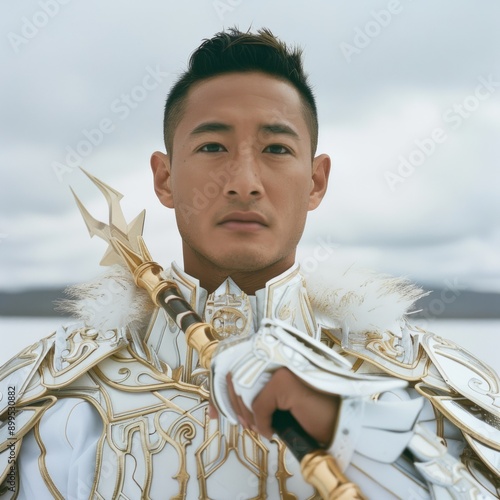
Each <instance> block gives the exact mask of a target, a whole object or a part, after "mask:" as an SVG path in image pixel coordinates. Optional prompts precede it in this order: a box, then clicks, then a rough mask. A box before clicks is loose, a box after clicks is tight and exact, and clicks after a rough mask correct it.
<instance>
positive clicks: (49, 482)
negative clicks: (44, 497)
mask: <svg viewBox="0 0 500 500" xmlns="http://www.w3.org/2000/svg"><path fill="white" fill-rule="evenodd" d="M33 431H34V432H33V434H34V436H35V440H36V442H37V444H38V446H39V448H40V456H39V457H38V468H39V469H40V474H41V475H42V479H43V481H44V483H45V485H46V486H47V488H48V490H49V491H50V493H51V494H52V495H53V497H54V498H56V499H57V500H64V497H63V496H62V495H61V493H60V491H59V490H58V489H57V488H56V485H55V484H54V482H53V481H52V478H51V477H50V474H49V472H48V470H47V465H46V463H45V456H46V454H47V449H46V448H45V445H44V444H43V441H42V437H41V436H40V422H37V423H36V425H35V427H34V429H33Z"/></svg>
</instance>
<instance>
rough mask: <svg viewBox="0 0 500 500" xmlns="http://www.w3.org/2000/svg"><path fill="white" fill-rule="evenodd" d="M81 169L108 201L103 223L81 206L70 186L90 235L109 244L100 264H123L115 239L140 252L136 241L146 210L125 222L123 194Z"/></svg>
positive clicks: (140, 231) (138, 237)
mask: <svg viewBox="0 0 500 500" xmlns="http://www.w3.org/2000/svg"><path fill="white" fill-rule="evenodd" d="M81 170H82V172H83V173H84V174H85V175H86V176H87V177H88V178H89V179H90V180H91V181H92V182H93V183H94V184H95V185H96V186H97V187H98V188H99V189H100V191H101V192H102V194H103V195H104V197H105V198H106V201H107V202H108V207H109V224H105V223H104V222H101V221H98V220H97V219H95V218H94V217H92V215H90V213H89V211H88V210H87V209H86V208H85V207H84V206H83V203H82V202H81V201H80V200H79V198H78V196H76V194H75V192H74V191H73V189H72V188H70V189H71V192H72V193H73V196H74V197H75V200H76V204H77V205H78V208H79V209H80V213H81V214H82V217H83V220H84V222H85V225H86V226H87V229H88V231H89V234H90V237H93V236H99V238H101V239H103V240H104V241H105V242H106V243H108V244H109V247H108V249H107V250H106V253H105V254H104V256H103V258H102V260H101V262H100V264H101V266H111V265H113V264H122V265H123V264H124V258H123V257H122V255H121V254H120V252H118V251H117V250H116V243H115V241H116V240H118V241H119V242H121V243H123V245H124V246H125V247H128V248H129V249H131V250H134V251H135V252H137V253H140V251H141V248H140V247H139V242H138V241H139V239H140V236H141V235H142V230H143V228H144V217H145V215H146V211H145V210H143V211H142V212H141V213H140V214H139V215H137V217H136V218H135V219H134V220H133V221H132V222H130V224H127V222H126V221H125V217H124V215H123V211H122V209H121V206H120V200H121V199H122V198H123V195H122V194H121V193H119V192H118V191H116V190H114V189H113V188H112V187H110V186H108V185H107V184H105V183H104V182H102V181H100V180H99V179H97V177H94V176H93V175H92V174H89V173H88V172H86V171H85V170H84V169H83V168H81ZM114 240H115V241H114Z"/></svg>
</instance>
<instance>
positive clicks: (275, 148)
mask: <svg viewBox="0 0 500 500" xmlns="http://www.w3.org/2000/svg"><path fill="white" fill-rule="evenodd" d="M264 152H265V153H272V154H274V155H286V154H289V153H290V150H289V149H288V148H286V147H285V146H281V145H280V144H271V145H270V146H267V148H266V149H264Z"/></svg>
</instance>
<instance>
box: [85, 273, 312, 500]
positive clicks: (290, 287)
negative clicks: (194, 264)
mask: <svg viewBox="0 0 500 500" xmlns="http://www.w3.org/2000/svg"><path fill="white" fill-rule="evenodd" d="M169 277H170V278H173V279H175V281H176V282H177V283H178V285H179V287H180V288H181V290H182V292H183V294H184V296H185V297H186V299H187V300H188V301H189V302H190V303H191V305H192V306H193V307H194V308H195V309H196V310H197V311H198V312H199V313H200V314H201V315H202V316H204V319H205V320H207V321H209V322H211V323H212V324H213V325H214V327H215V329H216V331H217V333H218V335H219V338H220V340H223V339H224V338H227V337H229V336H234V335H238V336H242V335H250V334H252V333H253V332H254V331H255V330H256V329H257V328H258V322H259V320H260V319H261V318H262V317H264V315H274V316H277V317H279V318H280V319H282V320H285V321H289V322H290V323H291V324H293V325H294V326H296V327H298V328H301V329H302V330H303V331H307V332H310V333H311V334H314V333H315V330H316V325H315V323H314V317H313V314H312V311H311V307H310V305H309V302H308V299H307V295H306V293H305V290H304V288H303V283H302V277H301V275H300V274H299V272H298V268H292V269H291V270H289V271H288V272H287V273H285V274H284V275H282V276H279V277H278V278H276V279H274V280H272V281H271V282H270V283H268V285H267V287H266V290H263V291H262V292H261V293H259V292H258V294H257V296H256V297H252V298H249V297H247V296H246V295H245V294H244V293H243V292H242V291H241V290H239V288H238V287H237V286H236V284H235V283H234V282H233V281H232V280H231V279H228V280H226V281H225V282H224V283H223V284H222V285H221V286H220V287H219V288H218V289H217V290H216V291H215V292H214V293H213V294H211V295H210V296H208V297H206V293H205V292H204V291H203V290H201V289H200V287H199V286H198V284H197V283H195V282H193V281H192V279H191V278H190V277H188V276H186V275H185V274H183V273H182V272H181V271H180V270H179V269H178V268H177V266H175V264H174V265H173V267H172V270H171V275H170V276H169ZM144 344H145V346H143V348H144V352H145V353H146V356H147V357H148V359H147V360H143V359H141V357H140V356H139V355H138V354H137V351H136V350H134V349H133V348H132V347H130V346H129V347H128V348H126V349H122V350H121V351H120V352H119V353H116V354H114V355H112V356H110V357H108V358H107V359H105V360H104V361H102V362H101V363H99V365H97V366H96V367H95V368H94V369H93V370H92V371H91V372H90V376H91V377H92V378H93V379H94V381H95V382H96V383H97V384H98V385H99V386H100V392H101V394H102V396H103V401H104V405H103V406H104V407H105V411H106V415H107V417H106V420H107V432H106V437H105V438H104V439H103V440H102V441H101V443H100V444H99V448H100V449H99V450H98V458H99V460H100V464H99V465H100V466H99V467H97V470H98V471H100V472H99V473H98V477H96V481H95V482H94V491H93V493H94V494H95V495H97V496H98V497H102V498H120V497H121V496H122V497H123V498H139V497H141V498H165V494H166V492H168V497H169V498H179V499H180V498H189V499H191V498H200V499H209V498H211V499H214V500H215V499H216V500H219V499H224V498H227V499H231V500H234V499H250V498H254V499H262V498H286V499H290V500H291V499H306V498H319V497H318V496H316V494H315V492H314V490H313V488H312V487H311V486H309V485H308V484H307V483H305V482H304V480H303V479H302V476H301V473H300V466H299V464H298V463H297V461H296V460H295V458H294V457H293V456H292V455H291V454H290V453H289V452H288V450H287V449H286V448H285V446H284V445H283V444H282V443H281V441H279V440H278V439H273V440H271V441H268V440H266V439H265V438H261V437H259V436H258V435H256V434H255V433H253V432H251V431H248V430H244V429H243V428H241V427H240V426H233V425H230V424H229V423H228V422H227V421H225V420H223V419H221V420H220V421H219V422H218V421H217V420H210V419H209V418H208V392H207V390H206V389H205V387H204V382H205V380H206V377H207V373H205V371H204V370H202V369H200V367H199V366H198V364H197V354H196V352H193V350H192V349H190V348H189V347H187V345H186V343H185V340H184V333H183V332H182V331H180V330H179V328H178V327H177V325H176V324H175V323H174V322H173V321H172V320H171V319H170V318H168V317H166V315H165V313H164V312H163V311H162V310H158V311H156V313H155V314H154V315H153V317H152V319H151V322H150V325H149V327H148V330H147V332H146V335H145V337H144ZM144 361H148V362H147V363H146V362H144Z"/></svg>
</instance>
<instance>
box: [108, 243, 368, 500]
mask: <svg viewBox="0 0 500 500" xmlns="http://www.w3.org/2000/svg"><path fill="white" fill-rule="evenodd" d="M111 244H112V245H113V247H114V249H115V250H116V252H117V253H118V254H119V255H121V256H122V257H123V260H124V261H125V263H126V264H127V266H128V268H129V269H130V272H131V273H132V275H133V277H134V281H135V283H136V284H137V286H139V287H141V288H143V289H145V290H146V291H147V292H148V293H149V295H150V297H151V299H152V300H153V302H154V303H155V304H156V305H157V306H158V307H161V308H162V309H164V310H165V311H166V312H167V314H168V315H169V316H170V317H171V318H172V319H173V320H174V321H175V323H176V324H177V326H178V327H179V328H180V329H181V330H182V331H183V332H184V333H185V335H186V342H187V344H188V345H189V346H190V347H192V348H194V349H196V351H197V352H198V357H199V362H200V365H201V366H202V367H203V368H206V369H209V368H210V363H211V359H212V356H213V354H214V351H215V348H216V347H217V343H218V341H217V340H216V338H215V337H214V335H213V327H212V325H210V324H208V323H205V322H203V320H202V319H201V318H200V316H199V315H198V314H197V313H196V312H195V311H194V310H193V309H192V308H191V306H190V305H189V304H188V302H187V301H186V300H185V299H184V298H183V296H182V294H181V292H180V290H179V288H178V287H177V285H176V284H175V283H174V282H173V281H169V280H165V279H164V278H162V277H161V272H162V271H163V269H162V267H161V266H160V265H159V264H157V263H156V262H153V260H152V258H151V255H150V254H149V251H148V249H147V247H146V245H145V243H144V240H143V239H142V237H141V236H138V248H139V251H140V254H138V253H136V252H135V251H134V250H132V249H131V248H130V247H129V246H127V245H125V244H124V243H123V242H122V241H120V240H119V239H117V238H112V239H111ZM272 426H273V429H274V430H275V431H276V434H277V435H278V436H279V437H280V439H281V440H282V441H283V442H284V443H285V444H286V446H287V447H288V448H289V449H290V451H291V452H292V453H293V455H294V456H295V458H296V459H297V460H298V461H299V462H300V467H301V471H302V475H303V477H304V480H305V481H306V482H308V483H309V484H311V485H312V486H314V487H315V488H316V489H317V490H318V492H319V494H320V495H321V497H322V498H323V499H324V500H333V499H337V500H363V499H364V498H365V497H364V496H363V495H362V494H361V492H360V491H359V489H358V487H357V486H356V485H355V484H354V483H351V482H349V481H348V480H347V478H346V477H345V476H344V475H343V474H342V472H341V471H340V470H339V469H338V467H337V465H336V463H335V460H334V459H333V457H332V456H331V455H329V454H328V453H326V451H325V450H323V449H322V448H321V447H320V445H319V444H318V443H317V442H316V441H315V440H314V439H313V438H311V437H310V436H309V435H308V434H307V433H306V432H305V431H304V430H303V429H302V427H301V426H300V424H299V423H298V422H297V420H295V418H294V417H293V415H292V414H291V413H290V412H288V411H281V410H277V411H275V412H274V414H273V418H272Z"/></svg>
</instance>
